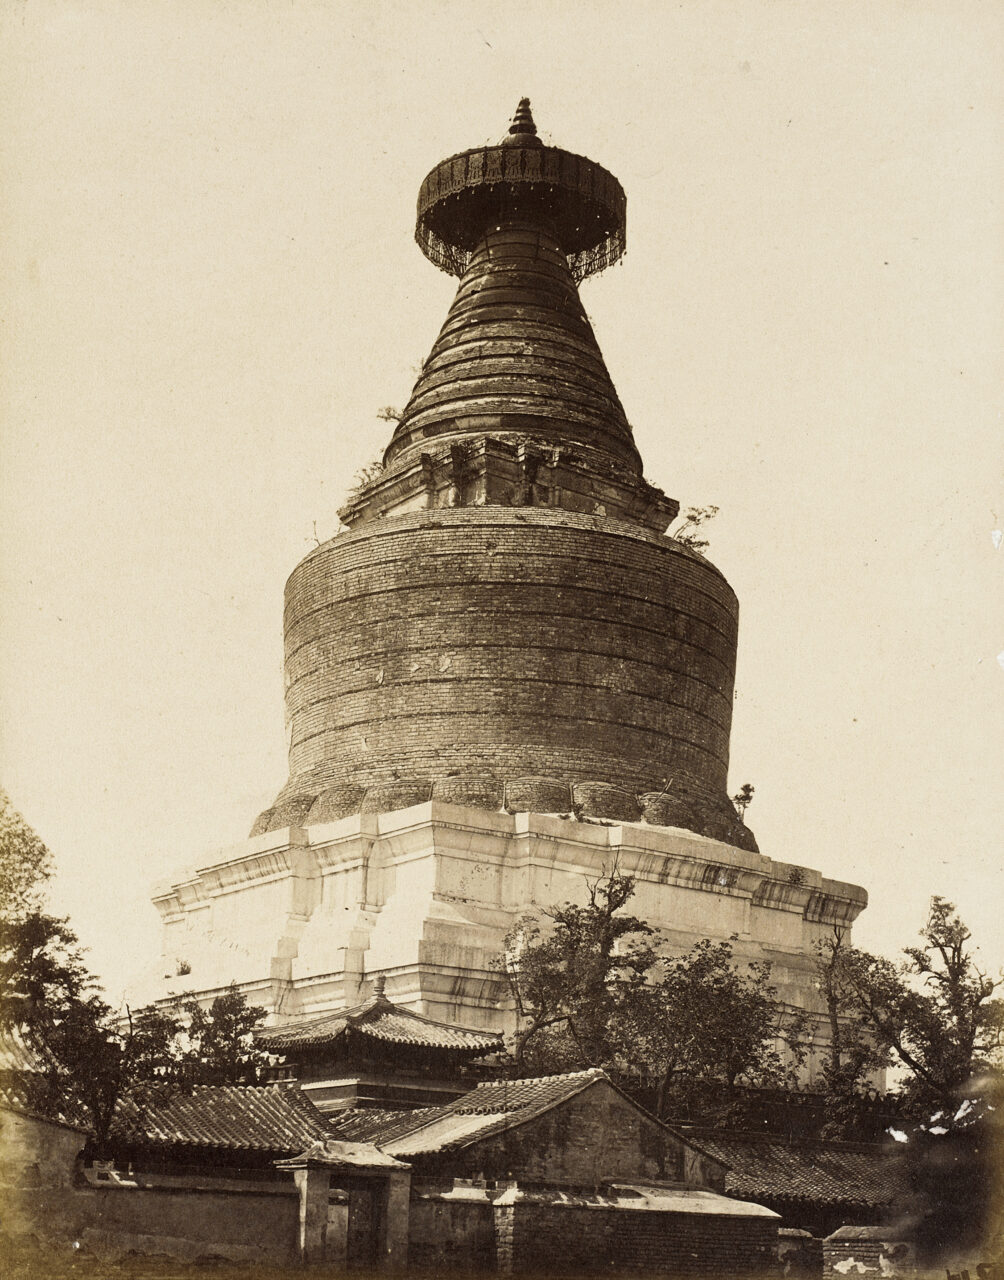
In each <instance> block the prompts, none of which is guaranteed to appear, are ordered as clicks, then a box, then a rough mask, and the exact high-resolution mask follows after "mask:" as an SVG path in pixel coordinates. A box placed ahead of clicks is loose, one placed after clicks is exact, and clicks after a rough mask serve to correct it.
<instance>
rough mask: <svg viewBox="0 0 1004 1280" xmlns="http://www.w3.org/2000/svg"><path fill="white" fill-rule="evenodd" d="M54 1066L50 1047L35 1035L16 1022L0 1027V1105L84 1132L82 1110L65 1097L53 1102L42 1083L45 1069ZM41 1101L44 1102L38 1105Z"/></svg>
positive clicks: (85, 1120) (85, 1115)
mask: <svg viewBox="0 0 1004 1280" xmlns="http://www.w3.org/2000/svg"><path fill="white" fill-rule="evenodd" d="M54 1066H55V1059H54V1058H53V1056H52V1053H51V1051H50V1050H49V1049H48V1048H47V1047H46V1046H45V1044H43V1043H42V1041H41V1040H39V1039H38V1037H37V1036H34V1035H32V1034H31V1033H30V1032H29V1031H27V1030H25V1029H24V1028H22V1027H18V1026H9V1027H3V1028H2V1029H0V1106H2V1107H5V1108H6V1109H7V1110H8V1111H18V1112H20V1113H21V1114H22V1115H26V1116H33V1117H34V1118H35V1119H37V1120H45V1121H47V1122H48V1123H50V1124H60V1125H63V1126H64V1127H66V1128H68V1129H76V1130H78V1131H79V1132H81V1133H83V1132H86V1130H87V1129H88V1127H89V1123H88V1120H89V1118H88V1116H87V1113H86V1111H84V1110H83V1109H82V1108H81V1107H80V1106H79V1105H78V1104H75V1103H73V1102H72V1101H68V1100H67V1099H65V1098H61V1099H59V1101H58V1103H54V1102H53V1098H52V1096H51V1094H50V1093H49V1091H48V1090H47V1089H46V1088H44V1087H43V1086H44V1077H45V1073H46V1072H48V1071H51V1070H52V1068H53V1067H54ZM42 1104H45V1105H44V1106H43V1109H40V1105H42ZM54 1107H55V1110H54Z"/></svg>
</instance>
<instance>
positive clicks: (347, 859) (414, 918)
mask: <svg viewBox="0 0 1004 1280" xmlns="http://www.w3.org/2000/svg"><path fill="white" fill-rule="evenodd" d="M615 868H616V869H617V870H618V871H619V872H620V873H621V874H624V875H631V876H633V877H634V878H635V881H636V888H635V895H634V897H633V898H632V900H631V902H630V904H629V906H628V907H627V910H628V911H630V912H631V913H633V914H635V915H637V916H639V917H640V918H641V919H643V920H647V921H648V922H649V923H650V924H651V925H653V926H654V927H655V928H657V929H659V930H660V931H662V933H663V934H664V935H665V939H666V949H667V950H669V951H674V952H682V951H685V950H687V949H688V948H689V947H690V946H691V945H692V944H693V943H694V942H696V941H698V940H699V939H701V938H705V937H707V938H711V939H714V940H719V939H725V938H729V937H730V936H731V935H733V934H736V935H738V940H737V941H736V943H735V944H734V945H735V951H736V956H737V958H738V959H740V960H742V961H746V960H754V959H757V960H769V961H771V963H772V964H773V981H774V983H775V985H776V986H777V988H778V991H779V995H780V997H781V999H783V1000H784V1001H785V1002H786V1003H788V1004H790V1005H794V1006H797V1007H799V1008H803V1009H809V1010H815V1011H817V1012H818V1011H819V997H818V994H817V992H816V990H815V985H814V980H813V961H814V955H813V943H814V942H815V941H816V939H818V938H822V937H824V936H826V935H827V934H829V933H830V932H831V930H832V928H833V926H834V925H841V926H846V925H849V924H850V923H851V921H853V920H854V918H855V917H856V916H857V915H858V914H859V913H860V911H861V910H862V909H863V907H864V906H865V904H866V902H867V894H866V893H865V891H864V890H863V889H860V888H858V887H857V886H856V885H851V884H844V883H841V882H838V881H833V880H827V879H824V878H823V877H822V876H821V875H820V874H819V873H818V872H816V871H813V870H811V869H809V868H807V867H795V866H792V865H790V864H788V863H782V862H774V861H772V860H771V859H770V858H767V857H765V856H763V855H762V854H759V853H749V852H746V851H745V850H742V849H736V848H734V847H732V846H731V845H726V844H722V843H720V842H719V841H716V840H711V839H708V838H707V837H704V836H699V835H695V834H693V833H692V832H690V831H684V830H680V829H677V828H668V827H656V826H649V825H646V824H644V823H623V824H620V823H618V824H606V823H600V822H595V821H585V822H582V821H576V820H575V819H573V818H569V817H564V816H557V815H550V814H538V813H514V814H513V813H506V812H489V811H487V810H481V809H468V808H459V807H455V806H453V805H447V804H442V803H438V802H435V801H433V802H431V803H427V804H422V805H416V806H415V807H414V808H411V809H399V810H395V811H394V812H392V813H381V814H362V815H355V816H353V817H350V818H345V819H343V820H342V821H340V822H335V823H329V824H326V825H323V826H313V827H308V828H297V827H290V828H285V829H283V830H280V831H272V832H268V833H267V834H265V835H261V836H256V837H254V838H252V839H250V840H248V841H246V842H245V843H244V844H242V845H239V846H237V847H236V848H234V849H229V850H226V851H223V852H220V853H219V854H218V855H217V856H216V857H215V858H214V859H213V860H212V861H210V862H207V863H205V864H204V865H202V866H200V867H199V868H198V869H197V870H194V871H192V872H191V873H190V874H189V875H187V876H186V877H185V879H183V880H181V881H179V882H178V883H176V884H173V885H170V886H166V887H163V888H161V889H160V890H159V891H158V892H157V893H156V895H155V897H154V903H155V905H156V906H157V908H158V910H159V911H160V912H161V915H162V916H163V920H164V956H165V971H167V972H172V973H178V972H179V970H184V969H185V968H186V966H187V967H188V970H189V971H188V972H187V973H179V976H177V977H175V978H173V979H168V980H167V981H166V982H165V984H164V988H163V989H162V990H161V991H160V992H159V993H158V997H159V998H166V997H167V996H168V995H170V994H172V993H179V992H181V991H195V992H198V993H200V994H202V995H204V996H206V997H211V996H212V995H214V994H216V993H218V992H219V991H221V990H222V989H223V988H225V987H226V986H227V985H228V984H229V983H230V982H232V981H233V982H236V983H237V984H238V986H239V987H240V988H241V989H242V990H244V991H246V992H247V994H248V996H249V998H250V999H252V1000H253V1001H254V1002H256V1003H259V1004H262V1005H264V1006H265V1007H266V1008H267V1009H268V1010H269V1014H270V1018H269V1021H270V1022H273V1023H274V1022H285V1021H288V1020H290V1019H295V1018H299V1017H310V1016H316V1015H318V1014H323V1013H326V1012H328V1011H334V1010H336V1009H338V1008H344V1007H346V1006H348V1005H352V1004H355V1003H358V1002H359V1001H360V1000H362V999H364V998H365V997H366V996H367V995H368V994H369V992H370V989H371V985H372V980H373V978H374V977H375V976H376V975H377V974H384V975H385V977H386V982H387V995H388V996H389V998H390V999H391V1000H393V1001H394V1002H395V1003H397V1004H402V1005H405V1006H407V1007H408V1008H411V1009H414V1010H415V1011H417V1012H419V1013H424V1014H426V1015H428V1016H431V1017H434V1018H438V1019H441V1020H442V1021H445V1022H451V1023H455V1024H458V1025H461V1026H467V1027H474V1028H490V1029H493V1030H506V1031H508V1030H511V1029H512V1027H513V1025H514V1015H513V1013H512V1011H511V1008H510V1005H509V1002H508V1001H507V999H506V992H505V991H504V989H503V986H502V984H501V983H500V982H499V979H498V976H497V974H496V972H495V971H494V969H493V963H494V961H495V958H496V956H497V955H498V952H499V950H500V947H501V944H502V938H503V935H504V934H505V932H506V930H507V929H508V928H509V926H510V925H511V924H512V922H513V921H514V920H515V919H516V918H517V917H518V916H519V915H521V914H522V913H524V912H526V911H530V910H532V909H533V908H535V907H546V906H550V905H551V904H553V903H557V902H565V901H573V902H583V901H585V899H586V895H587V880H594V879H596V877H598V876H600V875H602V874H604V873H605V872H610V871H612V870H614V869H615ZM824 1034H825V1031H824V1030H823V1029H822V1028H821V1030H820V1035H824Z"/></svg>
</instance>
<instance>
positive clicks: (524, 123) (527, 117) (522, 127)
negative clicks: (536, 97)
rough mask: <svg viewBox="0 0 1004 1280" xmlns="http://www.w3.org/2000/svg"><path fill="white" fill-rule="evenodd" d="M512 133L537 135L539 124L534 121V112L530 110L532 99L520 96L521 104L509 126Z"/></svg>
mask: <svg viewBox="0 0 1004 1280" xmlns="http://www.w3.org/2000/svg"><path fill="white" fill-rule="evenodd" d="M509 132H510V133H529V134H531V135H532V136H534V137H535V136H536V133H537V126H536V125H535V124H534V122H533V113H532V112H531V110H530V99H529V98H520V100H519V106H518V107H517V108H516V114H515V115H514V116H513V118H512V124H511V125H510V126H509Z"/></svg>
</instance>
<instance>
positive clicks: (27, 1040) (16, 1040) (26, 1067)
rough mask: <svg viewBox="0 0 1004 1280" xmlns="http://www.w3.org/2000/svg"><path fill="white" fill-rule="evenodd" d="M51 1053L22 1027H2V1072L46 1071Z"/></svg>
mask: <svg viewBox="0 0 1004 1280" xmlns="http://www.w3.org/2000/svg"><path fill="white" fill-rule="evenodd" d="M51 1061H52V1059H51V1055H50V1054H49V1052H48V1050H46V1049H45V1047H44V1046H43V1045H40V1044H39V1043H38V1042H37V1040H35V1039H34V1038H33V1037H32V1036H31V1035H30V1033H28V1032H26V1031H25V1030H24V1029H23V1028H22V1027H17V1026H12V1027H3V1028H0V1072H9V1071H14V1072H18V1073H27V1072H37V1071H44V1070H45V1069H46V1067H48V1066H49V1065H50V1064H51Z"/></svg>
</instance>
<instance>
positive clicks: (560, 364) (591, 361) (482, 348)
mask: <svg viewBox="0 0 1004 1280" xmlns="http://www.w3.org/2000/svg"><path fill="white" fill-rule="evenodd" d="M489 422H491V423H492V424H493V425H495V424H497V425H498V426H501V427H502V430H503V431H505V430H506V428H507V427H508V428H509V429H511V430H516V431H519V432H524V433H529V434H531V435H532V436H533V437H534V438H535V439H537V440H538V441H539V442H541V443H545V444H548V445H560V444H568V443H574V444H576V445H578V446H579V447H580V448H583V447H586V448H592V449H595V450H596V451H597V452H598V453H599V454H600V455H601V456H605V457H607V458H609V459H610V460H611V462H615V463H619V464H620V465H622V466H624V465H626V466H628V467H630V468H631V469H632V470H635V471H640V470H641V467H640V463H639V459H638V452H637V449H636V448H635V445H634V441H633V440H632V438H631V429H630V427H629V426H628V423H627V419H626V418H625V416H624V410H623V408H622V407H621V403H620V400H619V399H618V397H617V392H616V391H615V390H614V386H613V383H612V382H611V380H610V375H609V373H608V372H607V369H606V365H605V364H604V362H603V357H602V355H601V354H600V350H599V347H598V346H597V344H596V339H595V337H594V336H593V331H592V327H591V325H590V323H589V319H588V317H587V316H586V313H585V310H584V309H583V306H582V302H581V300H580V299H579V292H578V289H577V288H576V286H575V281H574V280H573V279H572V274H571V272H570V270H569V267H568V262H567V260H566V258H565V255H564V253H563V252H562V250H561V248H560V246H559V245H558V242H557V240H556V239H555V238H554V236H553V234H552V233H551V232H550V231H549V230H547V229H545V228H544V227H543V226H540V225H534V224H531V223H528V222H518V223H516V222H514V223H510V224H507V225H505V226H502V227H498V228H495V229H494V230H491V231H489V233H488V234H487V236H486V237H485V240H484V241H483V242H482V243H481V244H480V245H479V246H478V248H476V249H475V250H474V253H473V255H472V257H471V262H470V266H469V267H468V269H467V271H466V273H465V274H464V276H463V279H462V280H461V282H460V286H459V288H458V289H457V294H456V297H455V299H454V302H453V305H452V306H451V308H450V312H449V315H448V316H447V318H446V321H445V323H444V325H443V328H442V330H441V331H440V334H439V337H438V338H437V339H436V343H435V345H434V346H433V348H432V351H431V353H430V355H429V358H428V360H426V362H425V364H424V366H423V369H422V373H421V375H420V376H419V379H418V381H417V382H416V384H415V387H414V390H413V391H412V393H411V397H410V399H409V401H408V404H407V406H406V408H405V411H404V414H403V415H402V417H401V421H400V423H399V424H398V427H397V430H396V431H395V433H394V438H393V440H392V441H391V443H390V445H389V447H388V449H387V453H386V455H385V456H386V460H387V462H388V463H392V464H396V463H398V462H400V461H401V460H403V459H406V458H407V457H408V456H409V454H414V453H415V452H416V451H418V450H420V449H423V448H428V445H429V442H430V441H437V442H443V441H459V440H465V439H468V438H470V437H471V436H473V435H476V434H478V433H483V432H484V431H485V429H486V424H488V423H489Z"/></svg>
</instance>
